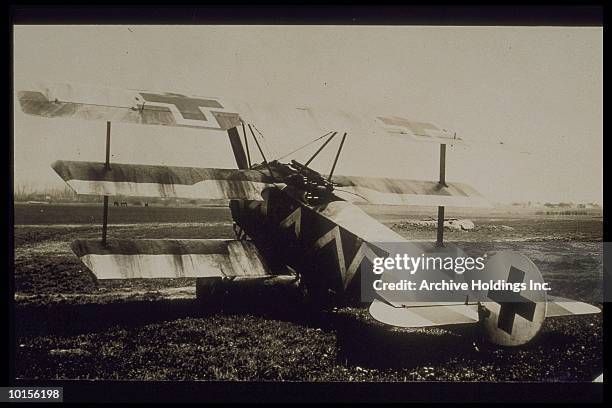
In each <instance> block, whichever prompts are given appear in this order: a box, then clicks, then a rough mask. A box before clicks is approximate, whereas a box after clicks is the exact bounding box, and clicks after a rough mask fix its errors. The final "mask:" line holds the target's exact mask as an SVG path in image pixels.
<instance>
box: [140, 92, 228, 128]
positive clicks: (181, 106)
mask: <svg viewBox="0 0 612 408" xmlns="http://www.w3.org/2000/svg"><path fill="white" fill-rule="evenodd" d="M140 95H141V96H142V97H143V98H144V100H145V101H146V102H153V103H155V102H158V103H169V104H171V105H174V106H176V109H178V111H179V112H180V113H181V115H182V116H183V118H185V119H191V120H204V121H206V120H208V119H206V116H204V114H203V113H202V111H201V110H200V109H199V108H200V107H204V108H217V109H223V105H221V104H220V103H219V102H218V101H215V100H214V99H201V98H190V97H188V96H185V95H180V94H164V95H159V94H152V93H142V92H141V93H140Z"/></svg>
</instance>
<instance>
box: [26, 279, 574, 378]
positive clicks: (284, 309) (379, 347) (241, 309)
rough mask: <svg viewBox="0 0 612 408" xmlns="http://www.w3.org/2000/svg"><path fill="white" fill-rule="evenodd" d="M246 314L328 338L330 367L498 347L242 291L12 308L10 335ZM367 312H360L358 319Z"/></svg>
mask: <svg viewBox="0 0 612 408" xmlns="http://www.w3.org/2000/svg"><path fill="white" fill-rule="evenodd" d="M217 313H222V314H249V315H253V316H259V317H263V318H266V319H273V320H281V321H287V322H292V323H296V324H300V325H304V326H308V327H314V328H320V329H322V330H326V331H334V332H335V334H336V342H337V349H338V351H337V362H338V364H348V365H358V366H361V367H369V368H378V369H384V368H411V367H416V366H422V365H427V364H436V363H444V362H447V361H449V359H450V358H452V357H454V356H461V357H463V358H465V357H467V358H470V359H473V360H477V361H483V362H485V361H490V360H491V359H494V358H495V356H494V350H498V349H499V347H496V346H493V345H490V344H488V343H487V342H485V341H484V340H483V339H482V337H481V334H480V331H479V330H478V329H477V328H476V327H474V326H453V327H452V328H433V329H414V330H411V329H407V330H404V329H402V330H396V329H393V328H391V327H389V326H385V325H382V324H380V323H378V322H376V321H374V320H373V319H371V318H369V317H368V318H363V313H362V314H361V317H360V316H359V313H357V314H356V313H345V312H334V311H316V310H313V309H310V308H309V307H308V306H307V304H306V303H305V302H304V299H303V297H301V295H300V294H299V292H298V291H297V290H291V289H288V288H278V287H269V288H263V289H262V288H258V289H257V290H252V289H246V290H240V291H238V292H237V293H233V294H232V296H231V297H230V298H226V299H225V306H224V307H223V310H221V311H220V310H207V309H206V308H203V307H202V305H201V304H200V303H199V302H198V300H196V299H195V298H194V299H160V300H152V301H151V300H137V301H121V302H114V303H106V304H66V303H62V304H51V305H33V304H27V305H18V304H17V305H15V322H16V324H15V334H16V335H17V336H40V335H49V334H52V335H76V334H81V333H90V332H99V331H104V330H106V329H108V328H110V327H116V326H125V327H138V326H143V325H147V324H152V323H158V322H164V321H173V320H176V319H180V318H188V317H193V318H203V317H206V316H209V315H211V314H217ZM366 313H367V312H366ZM573 341H575V339H574V337H573V336H571V335H565V334H561V333H557V332H545V333H541V335H539V336H538V337H537V338H536V339H534V341H533V342H532V343H530V344H529V345H527V346H524V347H522V348H518V349H513V350H516V351H517V352H520V350H524V349H526V348H527V349H529V348H538V347H541V346H543V345H545V346H547V347H550V346H551V345H558V346H563V345H567V344H571V343H572V342H573Z"/></svg>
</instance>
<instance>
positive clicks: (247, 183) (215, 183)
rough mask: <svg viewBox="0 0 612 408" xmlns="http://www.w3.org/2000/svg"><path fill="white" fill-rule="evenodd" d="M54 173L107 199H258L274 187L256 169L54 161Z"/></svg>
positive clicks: (84, 191)
mask: <svg viewBox="0 0 612 408" xmlns="http://www.w3.org/2000/svg"><path fill="white" fill-rule="evenodd" d="M51 167H52V168H53V170H55V172H56V173H57V174H58V175H59V176H60V177H61V178H62V179H63V180H64V181H65V182H66V183H67V184H68V185H69V186H70V187H71V188H72V189H73V190H74V191H75V192H76V193H77V194H92V195H108V196H115V195H119V196H136V197H162V198H193V199H206V200H220V199H244V200H261V192H262V190H263V189H265V188H266V187H270V186H273V184H272V183H271V180H270V178H269V177H268V176H266V175H264V174H262V173H260V172H258V171H256V170H238V169H212V168H208V169H206V168H197V167H176V166H153V165H140V164H119V163H112V164H111V165H110V169H107V168H106V166H105V164H104V163H96V162H78V161H56V162H55V163H53V164H52V165H51Z"/></svg>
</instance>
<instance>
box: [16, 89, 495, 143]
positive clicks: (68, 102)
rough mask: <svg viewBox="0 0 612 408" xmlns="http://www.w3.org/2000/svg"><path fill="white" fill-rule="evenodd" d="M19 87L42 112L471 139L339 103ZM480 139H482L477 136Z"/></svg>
mask: <svg viewBox="0 0 612 408" xmlns="http://www.w3.org/2000/svg"><path fill="white" fill-rule="evenodd" d="M25 88H26V89H22V90H19V91H18V93H17V97H18V100H19V104H20V106H21V109H22V110H23V112H24V113H26V114H29V115H35V116H44V117H51V118H53V117H63V118H74V119H84V120H103V121H117V122H127V123H138V124H147V125H166V126H184V127H194V128H203V129H211V130H228V129H231V128H234V127H237V126H240V125H241V124H242V123H243V122H248V123H254V124H255V123H256V124H257V125H258V127H259V126H261V127H262V128H263V129H265V131H266V132H265V133H266V134H271V135H273V134H275V133H276V132H280V133H279V134H280V135H282V134H283V132H286V131H287V130H289V129H291V131H292V132H300V131H304V132H306V133H305V134H312V132H323V133H325V132H328V131H333V130H336V131H346V132H349V133H354V134H363V135H379V134H391V135H401V136H403V135H407V136H410V137H412V138H413V139H414V140H417V141H424V142H436V143H442V144H452V145H464V144H470V145H471V144H473V141H466V140H464V139H462V138H460V137H457V136H456V134H455V133H454V132H451V131H448V130H446V129H440V128H438V127H437V126H436V125H433V124H431V123H426V122H418V121H413V120H409V119H407V118H404V117H400V116H390V115H377V114H372V113H369V112H347V111H343V110H339V109H328V108H322V107H321V108H311V107H292V106H287V105H284V104H282V103H278V104H276V105H270V104H262V103H255V104H253V103H250V102H246V101H241V100H235V99H233V98H232V99H230V98H219V97H211V96H208V97H204V96H193V95H185V94H179V93H173V92H157V91H144V90H131V89H120V88H111V87H99V86H90V85H83V84H76V83H71V84H56V83H46V82H36V83H32V84H30V85H28V86H26V87H25ZM478 143H480V142H478ZM497 146H500V144H499V143H498V144H497Z"/></svg>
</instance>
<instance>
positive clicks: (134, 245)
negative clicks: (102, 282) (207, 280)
mask: <svg viewBox="0 0 612 408" xmlns="http://www.w3.org/2000/svg"><path fill="white" fill-rule="evenodd" d="M71 247H72V250H73V251H74V253H75V254H76V255H77V256H78V257H79V258H80V259H81V261H82V262H83V263H84V264H85V266H87V268H89V269H90V270H91V271H92V272H93V273H94V275H96V277H97V278H98V279H140V278H202V277H232V276H237V277H262V276H268V275H270V271H269V269H268V267H267V265H266V264H265V261H264V260H263V258H262V257H261V256H260V254H259V251H258V250H257V248H256V247H255V246H254V245H253V244H252V243H251V242H248V241H237V240H222V239H220V240H217V239H196V240H176V239H146V240H108V241H107V243H106V245H103V244H102V243H101V242H100V241H93V240H76V241H74V242H73V243H72V245H71Z"/></svg>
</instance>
